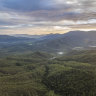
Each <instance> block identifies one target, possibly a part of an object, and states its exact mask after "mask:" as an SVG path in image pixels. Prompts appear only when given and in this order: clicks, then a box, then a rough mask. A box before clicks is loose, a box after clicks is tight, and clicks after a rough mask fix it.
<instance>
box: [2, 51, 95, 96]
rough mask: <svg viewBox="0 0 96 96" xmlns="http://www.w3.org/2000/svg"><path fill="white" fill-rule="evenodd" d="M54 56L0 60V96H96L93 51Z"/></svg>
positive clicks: (27, 54)
mask: <svg viewBox="0 0 96 96" xmlns="http://www.w3.org/2000/svg"><path fill="white" fill-rule="evenodd" d="M69 54H71V55H69ZM53 56H54V55H53V54H49V53H45V52H32V53H30V52H29V53H24V54H21V55H16V54H15V55H13V56H7V57H6V58H2V59H0V96H96V74H95V73H96V60H95V59H96V58H95V57H96V50H87V51H72V52H71V53H68V54H66V56H65V55H64V56H63V55H62V56H61V57H60V56H59V57H57V58H55V59H51V58H52V57H53Z"/></svg>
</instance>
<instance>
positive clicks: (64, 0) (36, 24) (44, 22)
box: [0, 0, 96, 34]
mask: <svg viewBox="0 0 96 96" xmlns="http://www.w3.org/2000/svg"><path fill="white" fill-rule="evenodd" d="M73 30H83V31H90V30H96V0H0V34H49V33H66V32H69V31H73Z"/></svg>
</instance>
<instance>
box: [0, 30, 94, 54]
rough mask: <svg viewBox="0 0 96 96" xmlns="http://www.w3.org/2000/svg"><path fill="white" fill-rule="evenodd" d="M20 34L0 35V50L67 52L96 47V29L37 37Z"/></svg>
mask: <svg viewBox="0 0 96 96" xmlns="http://www.w3.org/2000/svg"><path fill="white" fill-rule="evenodd" d="M28 36H29V35H27V37H26V36H25V35H23V37H22V36H21V37H20V35H19V36H18V35H17V36H9V35H0V50H3V51H4V50H7V51H8V52H28V51H47V52H53V53H54V52H55V53H58V52H67V51H71V50H82V49H88V48H94V47H96V31H90V32H84V31H71V32H68V33H66V34H48V35H44V36H43V35H42V36H41V35H40V36H37V37H38V38H35V37H36V36H35V37H34V36H33V37H34V38H30V36H29V37H28Z"/></svg>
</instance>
